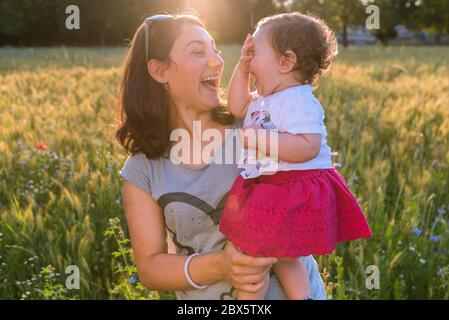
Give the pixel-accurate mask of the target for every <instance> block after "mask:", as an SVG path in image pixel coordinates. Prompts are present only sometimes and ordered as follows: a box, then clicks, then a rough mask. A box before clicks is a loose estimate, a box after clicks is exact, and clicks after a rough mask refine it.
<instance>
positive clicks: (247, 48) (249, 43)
mask: <svg viewBox="0 0 449 320" xmlns="http://www.w3.org/2000/svg"><path fill="white" fill-rule="evenodd" d="M253 47H254V42H253V36H252V35H251V34H248V35H247V36H246V40H245V42H244V43H243V47H242V50H241V52H240V60H239V63H238V65H237V69H238V70H239V71H240V72H242V73H244V74H245V75H247V74H249V63H250V62H251V59H252V58H253V56H254V54H253Z"/></svg>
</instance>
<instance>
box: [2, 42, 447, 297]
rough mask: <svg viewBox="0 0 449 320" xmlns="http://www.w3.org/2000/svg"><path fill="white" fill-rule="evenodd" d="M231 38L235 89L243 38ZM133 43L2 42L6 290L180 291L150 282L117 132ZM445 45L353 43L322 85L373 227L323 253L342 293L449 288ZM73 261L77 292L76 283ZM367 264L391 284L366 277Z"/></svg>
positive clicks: (18, 293) (228, 50)
mask: <svg viewBox="0 0 449 320" xmlns="http://www.w3.org/2000/svg"><path fill="white" fill-rule="evenodd" d="M222 49H223V51H224V53H223V57H224V59H225V62H226V69H225V74H224V77H223V87H224V88H226V84H227V82H228V81H229V79H230V75H231V73H232V69H233V66H234V63H235V62H236V61H237V59H238V53H239V47H237V46H228V47H224V48H222ZM125 53H126V49H124V48H52V49H43V48H35V49H34V48H33V49H31V48H30V49H15V48H6V49H0V119H1V129H0V218H1V219H0V256H1V257H0V297H1V298H7V299H20V298H22V299H38V298H50V299H51V298H56V299H67V298H72V299H108V298H113V299H116V298H119V299H122V298H123V299H129V298H133V299H135V298H150V299H158V298H173V294H170V293H157V292H149V291H148V290H146V289H145V288H143V287H141V286H140V285H139V283H138V281H137V279H136V278H135V268H134V265H133V260H132V253H131V252H130V251H129V242H128V241H127V238H128V236H127V233H126V230H127V229H126V222H125V219H124V217H123V210H122V206H121V198H120V187H121V184H122V181H121V178H120V176H119V170H120V168H121V167H122V165H123V164H124V161H125V159H126V155H125V153H124V151H123V150H122V149H120V148H119V147H118V146H117V145H116V144H115V142H114V139H113V133H114V124H115V116H116V113H115V98H116V93H117V88H118V84H119V80H120V64H121V62H122V60H123V58H124V55H125ZM448 55H449V49H448V48H425V47H391V48H377V47H367V48H353V49H349V50H344V51H343V52H342V53H341V54H340V56H339V57H338V59H337V61H336V63H335V65H334V66H333V68H332V70H331V72H330V73H329V74H328V75H327V76H326V77H325V78H324V79H323V81H322V82H321V84H320V87H319V88H318V89H317V91H316V94H317V96H318V97H319V99H320V100H321V102H322V104H323V106H324V108H325V110H326V119H325V120H326V124H327V128H328V133H329V136H328V143H329V145H330V146H331V147H332V149H333V151H338V156H337V158H336V159H334V160H335V162H338V163H339V164H340V165H341V167H340V168H339V170H340V172H341V173H342V174H343V175H344V176H345V178H346V180H347V181H348V184H349V185H350V187H351V189H352V190H353V192H354V193H355V194H356V196H357V198H358V200H359V202H360V204H361V205H362V207H363V209H364V211H365V213H366V215H367V218H368V221H369V223H370V226H371V228H372V230H373V234H374V236H373V237H372V238H371V239H369V240H360V241H354V242H351V243H347V244H341V245H339V246H338V249H337V251H336V253H335V254H333V255H329V256H322V257H317V260H318V262H319V266H320V270H321V271H322V274H323V277H324V279H325V281H326V290H327V294H328V296H329V297H330V298H332V299H348V298H351V299H418V298H420V299H431V298H432V299H443V298H446V299H447V298H448V292H449V272H448V262H449V250H448V249H449V239H448V236H449V231H448V223H449V220H448V216H449V213H446V211H449V207H448V205H449V195H448V190H449V186H448V181H449V150H448V148H449V147H448V146H449V105H448V101H449V76H448V75H449V66H448V64H449V61H448V60H447V56H448ZM39 142H41V143H40V144H38V143H39ZM114 218H119V219H120V220H117V219H114ZM110 219H113V220H110ZM69 265H77V266H78V267H79V268H80V275H81V288H80V290H67V289H66V288H65V285H64V284H65V279H66V277H67V275H66V274H65V269H66V267H67V266H69ZM369 265H376V266H377V267H378V268H379V270H380V289H372V290H369V289H367V287H366V285H365V281H366V279H367V277H369V274H367V273H366V272H365V270H366V268H367V267H368V266H369Z"/></svg>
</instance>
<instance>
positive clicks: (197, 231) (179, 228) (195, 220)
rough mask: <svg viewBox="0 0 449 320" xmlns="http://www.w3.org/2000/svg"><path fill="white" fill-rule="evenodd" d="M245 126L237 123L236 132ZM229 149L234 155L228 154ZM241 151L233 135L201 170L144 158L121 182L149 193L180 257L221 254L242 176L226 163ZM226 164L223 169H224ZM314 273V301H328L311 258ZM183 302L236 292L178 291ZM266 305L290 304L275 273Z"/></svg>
mask: <svg viewBox="0 0 449 320" xmlns="http://www.w3.org/2000/svg"><path fill="white" fill-rule="evenodd" d="M240 125H241V123H240V122H236V124H234V125H233V129H238V127H239V126H240ZM229 148H230V149H229ZM237 148H238V145H237V138H236V136H235V135H229V136H228V137H227V139H226V142H225V144H223V146H222V148H221V149H220V152H219V153H217V155H216V157H215V158H214V161H213V162H212V163H211V164H209V165H207V166H206V167H205V168H202V169H192V168H189V167H187V166H185V165H182V164H181V165H175V164H173V163H172V161H171V160H170V158H168V157H167V158H165V157H162V158H160V159H157V160H149V159H147V158H146V156H145V155H144V154H143V153H138V154H135V155H133V156H130V157H128V159H127V160H126V162H125V165H124V166H123V168H122V170H121V171H120V174H121V176H122V177H123V178H124V179H126V180H127V181H129V182H130V183H132V184H133V185H135V186H136V187H138V188H140V189H142V190H144V191H145V192H148V193H149V194H150V195H151V196H152V197H153V198H154V199H155V200H156V201H157V202H158V204H159V206H160V207H161V208H162V211H163V213H164V218H165V227H166V229H167V231H168V233H169V236H170V239H169V241H171V243H169V246H170V245H171V246H173V245H174V247H175V249H176V253H177V254H180V255H190V254H193V253H196V252H197V253H208V252H213V251H219V250H222V249H223V248H224V246H225V244H226V240H227V239H226V238H225V236H224V235H223V234H222V233H221V232H220V231H219V230H218V224H219V222H220V214H221V211H222V209H223V206H224V202H225V199H226V196H227V194H228V192H229V190H230V189H231V186H232V184H233V182H234V180H235V179H236V178H237V177H238V175H239V172H240V170H239V169H238V168H237V164H236V162H235V164H221V163H224V161H223V160H224V156H225V153H226V152H228V151H226V152H224V151H225V150H233V151H234V152H235V153H234V154H235V155H236V150H237ZM219 159H221V163H219V162H220V161H219ZM301 259H302V260H303V262H304V264H305V266H306V268H307V269H308V271H309V277H310V284H311V288H312V295H313V296H314V299H325V292H324V286H323V282H322V280H321V276H320V274H319V272H318V266H317V263H316V261H315V260H314V259H313V257H312V256H308V257H303V258H301ZM176 296H177V298H178V299H202V300H217V299H222V300H223V299H235V297H236V290H234V288H232V286H231V285H230V284H229V283H228V282H226V281H220V282H217V283H214V284H212V285H210V286H209V287H208V288H207V289H204V290H196V289H195V290H189V291H177V292H176ZM266 299H268V300H270V299H279V300H281V299H286V296H285V294H284V292H283V290H282V287H281V286H280V284H279V282H278V280H277V278H276V276H275V275H274V274H273V273H272V274H271V278H270V286H269V290H268V293H267V296H266Z"/></svg>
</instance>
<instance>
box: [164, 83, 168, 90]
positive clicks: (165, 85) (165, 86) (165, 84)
mask: <svg viewBox="0 0 449 320" xmlns="http://www.w3.org/2000/svg"><path fill="white" fill-rule="evenodd" d="M164 89H165V90H168V82H165V83H164Z"/></svg>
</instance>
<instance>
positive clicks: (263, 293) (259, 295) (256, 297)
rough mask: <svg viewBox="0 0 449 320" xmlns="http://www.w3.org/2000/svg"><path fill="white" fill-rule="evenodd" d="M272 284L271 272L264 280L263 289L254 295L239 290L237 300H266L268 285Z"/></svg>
mask: <svg viewBox="0 0 449 320" xmlns="http://www.w3.org/2000/svg"><path fill="white" fill-rule="evenodd" d="M269 283H270V272H267V276H266V277H265V280H264V285H263V287H262V288H261V289H260V290H259V291H257V292H254V293H250V292H245V291H241V290H237V300H264V299H265V296H266V294H267V292H268V284H269Z"/></svg>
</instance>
